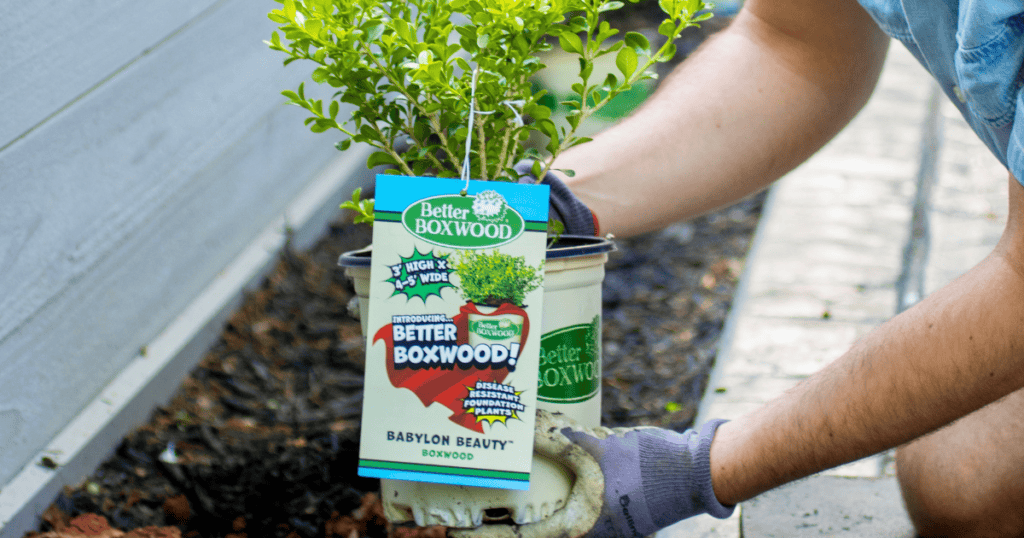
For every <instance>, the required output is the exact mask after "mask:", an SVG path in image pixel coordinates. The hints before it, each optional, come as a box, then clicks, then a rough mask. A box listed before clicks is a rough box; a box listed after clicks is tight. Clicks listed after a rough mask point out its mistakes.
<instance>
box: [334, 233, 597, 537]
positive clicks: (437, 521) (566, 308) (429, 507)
mask: <svg viewBox="0 0 1024 538" xmlns="http://www.w3.org/2000/svg"><path fill="white" fill-rule="evenodd" d="M613 248H614V245H613V244H612V243H611V241H609V240H607V239H601V238H596V237H578V236H563V237H562V238H561V239H560V241H559V242H558V243H557V244H556V245H555V246H554V247H552V248H549V249H548V251H547V260H546V262H545V267H544V306H543V316H542V317H543V320H542V327H541V332H542V336H541V361H540V362H541V364H540V371H539V373H538V398H537V405H538V407H540V408H541V409H546V410H549V411H557V412H561V413H564V414H565V415H568V416H569V417H570V418H572V419H574V420H576V421H577V422H579V423H581V424H583V425H586V426H591V427H596V426H599V425H600V422H601V351H600V350H601V282H602V281H603V280H604V264H605V262H606V261H607V260H608V252H610V251H611V250H613ZM338 265H340V266H342V267H344V268H345V272H346V274H347V275H348V276H349V277H350V278H351V279H352V281H353V284H354V286H355V290H356V295H357V296H358V299H359V311H360V318H361V322H362V326H363V334H364V335H365V334H366V320H367V319H369V318H368V316H367V315H366V314H367V308H368V305H369V295H370V249H365V250H362V251H354V252H349V253H345V254H343V255H342V256H341V258H340V259H339V260H338ZM492 319H493V318H492ZM572 481H573V477H572V475H571V473H570V472H569V471H568V470H567V469H565V468H564V467H562V466H561V465H560V464H558V463H556V462H554V461H551V460H549V459H547V458H544V457H542V456H539V455H538V454H536V453H535V454H534V456H533V464H532V469H531V472H530V489H529V490H528V491H515V490H502V489H492V488H479V487H470V486H450V485H443V484H433V483H427V482H408V481H404V480H386V479H385V480H381V497H382V500H383V503H384V514H385V516H386V517H387V518H388V520H389V521H391V522H392V523H402V522H408V521H415V523H416V524H417V525H420V526H424V525H444V526H448V527H477V526H479V525H481V524H483V523H485V522H500V521H509V520H511V521H514V522H515V523H517V524H526V523H531V522H534V521H539V520H541V519H544V518H546V517H548V516H550V515H551V514H552V513H553V512H554V511H556V510H558V509H559V508H561V507H563V506H564V505H565V501H566V498H567V497H568V495H569V490H570V489H571V487H572Z"/></svg>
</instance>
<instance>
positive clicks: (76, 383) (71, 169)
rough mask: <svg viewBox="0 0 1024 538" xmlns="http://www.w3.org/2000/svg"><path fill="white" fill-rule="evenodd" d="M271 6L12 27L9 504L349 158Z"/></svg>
mask: <svg viewBox="0 0 1024 538" xmlns="http://www.w3.org/2000/svg"><path fill="white" fill-rule="evenodd" d="M276 6H277V4H276V3H274V2H271V1H269V0H268V1H265V2H255V1H253V0H184V1H182V0H174V1H172V0H103V1H100V0H75V1H74V2H65V1H58V0H36V1H33V2H9V3H7V5H5V6H4V8H3V10H2V12H0V485H2V484H4V483H6V482H8V481H9V480H10V479H11V477H12V476H14V475H15V474H16V473H18V471H19V470H21V468H22V467H23V466H24V465H26V464H27V463H28V462H29V459H30V458H32V457H33V455H34V454H35V453H36V452H37V451H38V450H40V449H41V448H42V447H44V446H45V445H46V443H47V441H48V440H50V439H51V438H52V437H53V436H54V435H55V434H56V432H58V431H59V430H60V429H61V428H62V427H63V426H64V425H65V424H67V423H68V421H69V420H70V419H71V418H72V417H74V415H75V414H76V413H77V412H78V411H79V410H80V409H81V408H82V406H83V405H84V404H85V403H86V402H89V401H90V400H91V399H92V398H93V397H95V396H96V394H97V393H98V392H99V391H100V389H101V388H102V387H103V386H104V385H105V384H106V383H107V382H108V381H109V380H110V379H111V378H113V376H115V375H116V374H117V372H118V371H119V370H120V369H121V368H122V367H123V366H124V365H125V364H126V363H128V361H129V360H131V359H132V358H133V357H135V356H136V355H137V354H138V352H139V349H140V347H142V346H144V345H146V343H147V341H148V340H150V339H152V338H153V336H154V335H155V334H157V333H158V332H159V331H160V330H161V328H163V327H164V326H165V325H166V324H167V323H168V321H169V320H170V319H172V318H173V317H174V316H175V315H176V314H177V313H178V312H179V311H180V310H181V309H182V308H183V306H184V305H185V304H187V303H188V302H189V301H190V300H192V298H193V297H194V296H195V294H196V293H197V292H198V291H199V290H201V289H202V288H203V287H204V286H205V285H206V284H207V283H208V282H210V281H211V279H212V278H213V277H214V276H215V275H216V274H217V273H218V271H220V270H221V269H222V268H223V266H224V265H225V264H226V263H227V262H228V261H229V260H231V259H232V258H234V256H235V255H237V254H238V252H239V251H240V250H241V249H242V248H243V247H244V246H245V245H246V244H248V243H249V242H250V241H251V240H252V239H253V237H254V236H255V235H256V234H257V233H258V232H259V231H260V230H261V229H263V228H264V227H265V226H267V224H268V223H269V222H270V221H271V220H272V219H273V218H274V217H275V216H276V215H278V214H279V213H280V212H281V211H282V210H283V208H284V207H285V205H286V204H287V203H288V202H289V201H290V200H291V199H292V198H293V197H294V196H295V195H296V193H297V192H298V191H299V190H300V189H302V188H303V187H304V186H305V185H306V184H307V183H309V182H310V180H311V179H312V178H313V177H314V175H315V174H316V173H317V172H318V171H320V170H321V169H322V168H323V167H324V166H325V165H326V164H327V163H328V162H329V161H330V160H331V159H332V158H334V157H336V156H337V151H336V150H335V149H334V148H333V142H334V140H333V139H332V137H330V136H329V135H313V134H311V133H309V132H308V131H307V130H306V129H305V128H304V127H303V126H302V119H303V118H304V116H303V113H302V112H303V111H301V110H300V109H298V108H296V107H287V106H285V105H283V104H282V103H283V100H284V99H283V97H281V96H280V94H279V92H280V90H282V89H286V88H295V87H296V86H297V85H298V82H300V81H301V80H302V79H303V78H304V77H305V73H306V72H307V70H306V68H305V67H304V66H300V65H298V64H293V65H292V66H289V67H288V68H283V67H282V65H281V60H282V59H283V57H282V56H281V55H280V54H279V53H275V52H272V51H270V50H269V49H267V48H266V46H265V45H264V44H263V43H262V40H263V39H266V38H268V37H269V35H270V32H271V31H272V29H273V23H271V22H270V21H269V20H268V19H267V18H266V13H267V12H268V11H269V10H271V9H273V8H275V7H276Z"/></svg>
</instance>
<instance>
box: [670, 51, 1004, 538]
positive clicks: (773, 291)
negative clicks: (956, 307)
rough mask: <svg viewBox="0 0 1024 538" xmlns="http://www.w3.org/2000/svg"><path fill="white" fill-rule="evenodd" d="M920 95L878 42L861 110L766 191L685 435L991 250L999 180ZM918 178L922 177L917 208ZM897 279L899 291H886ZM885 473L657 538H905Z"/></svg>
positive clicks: (962, 131) (862, 466)
mask: <svg viewBox="0 0 1024 538" xmlns="http://www.w3.org/2000/svg"><path fill="white" fill-rule="evenodd" d="M935 91H937V88H936V87H935V83H934V82H933V81H932V79H931V77H930V76H929V75H928V74H927V73H926V72H925V71H924V69H923V68H922V67H920V65H918V63H917V62H916V60H915V59H914V58H913V57H912V56H911V55H910V54H909V53H908V52H907V51H906V50H905V49H904V48H903V47H902V46H900V45H899V44H898V43H893V45H892V47H891V48H890V53H889V58H888V60H887V62H886V65H885V68H884V70H883V72H882V77H881V80H880V82H879V86H878V88H877V89H876V90H875V93H874V95H873V97H872V98H871V100H870V101H869V103H868V105H867V107H866V108H865V110H864V111H862V112H861V114H860V115H859V116H858V117H857V118H856V119H855V120H854V121H853V122H852V123H851V124H850V125H849V126H848V128H847V129H845V130H844V131H843V132H842V133H840V135H839V136H838V137H837V138H836V139H835V140H834V141H832V142H831V143H830V144H829V145H828V146H826V147H825V148H824V149H822V150H821V151H820V152H819V153H818V154H816V155H815V156H814V157H813V158H812V159H810V160H809V161H808V162H807V163H805V164H804V165H803V166H801V167H800V168H798V169H797V170H795V171H793V172H792V173H791V174H789V175H788V176H787V177H786V178H784V179H783V180H782V181H781V182H780V183H779V184H777V185H776V186H775V187H774V188H773V192H772V193H771V196H770V197H769V201H768V203H767V205H766V208H765V213H764V215H763V217H762V222H761V225H760V228H759V230H758V233H757V237H756V240H755V245H754V247H753V249H752V251H751V254H750V255H749V257H748V260H747V268H746V271H745V273H744V276H743V281H742V283H741V285H740V288H739V292H738V295H737V298H736V302H735V303H734V307H733V312H732V315H731V318H730V320H729V323H728V326H727V327H726V332H725V335H724V336H723V343H722V345H721V347H720V351H719V356H718V364H717V365H716V367H715V371H714V373H713V374H712V378H711V381H710V385H709V387H708V393H707V396H705V400H704V402H703V403H702V406H701V408H700V412H699V416H698V422H703V421H705V420H707V419H710V418H726V419H733V418H737V417H739V416H740V415H742V414H744V413H745V412H747V411H750V410H752V409H755V408H757V407H758V406H760V405H763V404H764V403H766V402H767V401H769V400H771V399H773V398H775V397H776V396H778V395H780V394H782V392H784V391H785V390H787V389H788V388H790V387H792V386H794V385H795V384H797V383H799V382H800V381H801V380H802V379H804V378H806V377H807V376H809V375H812V374H813V373H815V372H817V371H818V370H819V369H821V368H822V367H823V366H825V365H826V364H828V363H829V362H830V361H832V360H834V359H836V358H838V357H839V356H840V355H841V354H842V353H843V352H845V351H846V350H847V349H849V347H850V345H851V344H852V343H853V342H854V341H855V340H856V339H858V338H859V337H861V336H863V335H864V334H866V333H867V332H869V331H871V330H872V329H873V328H874V327H876V326H877V325H879V324H880V323H882V322H884V321H885V320H886V319H888V318H890V317H892V316H893V315H894V314H895V313H896V312H897V309H898V308H899V307H900V304H901V301H900V299H901V297H898V295H900V294H899V293H898V292H897V290H898V289H902V290H903V293H902V299H903V302H910V303H912V302H914V301H915V300H916V299H918V298H919V296H920V295H923V294H927V293H929V292H931V291H934V290H935V289H937V288H939V287H941V285H943V284H944V283H946V282H948V281H950V280H951V279H953V278H955V277H956V276H957V275H960V274H962V273H963V272H965V271H966V270H968V269H969V268H970V267H972V266H973V265H974V264H975V263H977V262H978V261H980V260H981V258H983V257H984V256H985V255H986V254H987V253H988V252H990V251H991V249H992V247H993V246H994V244H995V242H996V241H997V240H998V238H999V236H1000V233H1001V232H1002V228H1003V225H1004V224H1005V219H1006V170H1005V168H1003V167H1002V166H1001V165H1000V164H999V162H998V161H997V160H996V159H995V158H994V157H993V156H991V154H990V153H989V151H988V150H987V148H986V147H985V146H984V145H983V144H982V143H981V142H980V141H979V140H978V139H977V137H976V136H975V135H974V134H973V132H972V131H971V130H970V128H969V127H968V126H967V124H966V122H964V120H963V119H962V118H961V117H960V115H959V113H958V112H957V111H956V109H955V108H954V107H953V106H952V105H951V104H949V103H947V102H946V100H945V97H944V96H940V97H939V99H938V100H935V101H930V99H931V98H932V97H933V92H935ZM939 103H941V104H939ZM929 118H931V119H932V120H933V121H932V122H931V123H929V122H928V120H929ZM929 125H930V126H931V127H929ZM929 135H931V136H932V137H933V138H934V141H935V142H936V144H935V145H934V147H930V146H929V144H927V143H926V142H927V141H928V139H929ZM921 174H925V175H926V176H927V175H928V174H931V175H932V176H934V185H933V186H932V188H931V189H930V191H931V193H930V194H931V195H930V197H928V198H926V199H924V200H921V199H920V196H919V192H925V193H927V189H925V190H922V189H918V186H917V185H918V178H919V176H920V175H921ZM925 179H927V177H926V178H925ZM915 203H917V204H918V205H919V206H920V207H923V208H924V209H925V211H924V212H923V213H921V215H919V218H918V221H919V222H920V221H921V220H920V219H921V218H924V219H925V221H926V222H927V224H928V225H929V227H928V231H929V233H928V234H927V235H926V236H925V237H926V238H928V239H930V249H928V248H926V247H928V246H929V245H928V243H929V242H928V241H925V242H921V243H920V244H918V245H917V246H916V251H915V253H917V254H921V255H922V256H923V257H922V256H917V259H920V260H923V264H918V265H917V266H916V267H915V265H914V259H915V257H914V256H908V255H907V254H906V252H905V249H906V246H907V243H908V240H909V238H910V236H911V233H910V232H911V223H912V219H913V217H914V207H915ZM667 233H671V231H668V232H667ZM908 272H909V274H910V276H912V277H913V276H915V275H914V273H915V272H916V273H917V275H916V276H917V277H918V278H917V280H918V281H920V282H921V285H920V287H921V288H922V289H920V290H915V289H914V288H913V282H914V278H911V279H909V280H907V279H906V275H907V274H908ZM901 275H904V280H903V281H904V282H910V284H911V285H910V287H899V286H898V285H897V284H898V282H900V277H901ZM893 472H894V469H893V465H892V463H891V457H889V455H888V454H880V455H876V456H872V457H870V458H867V459H865V460H861V461H859V462H854V463H851V464H847V465H844V466H842V467H839V468H837V469H833V470H830V471H827V472H825V473H822V474H821V475H816V476H814V477H811V478H809V479H806V480H803V481H800V482H797V483H795V484H791V485H789V486H787V487H785V488H780V489H779V490H776V491H774V492H770V493H768V494H765V495H763V496H762V497H760V498H758V499H756V500H754V501H751V502H749V503H744V504H743V505H741V509H740V510H737V512H736V514H735V515H734V516H733V517H732V518H730V519H728V520H724V521H719V520H715V519H713V518H710V517H708V516H702V517H699V518H693V519H691V520H687V521H684V522H681V523H679V524H677V525H675V526H673V527H670V528H668V529H665V530H663V531H661V532H659V533H658V535H657V536H658V538H689V537H730V538H734V537H738V536H740V535H741V532H740V526H741V520H742V527H743V532H742V536H745V537H747V538H755V537H767V536H810V535H812V534H813V535H814V536H820V535H838V536H883V535H884V536H903V535H909V534H908V533H910V532H911V527H910V526H909V521H907V520H906V515H905V513H904V512H903V507H902V502H901V501H900V500H899V495H898V490H897V488H896V485H895V479H894V478H892V475H893ZM836 477H847V478H836ZM849 477H853V478H859V479H860V480H856V479H853V480H851V479H850V478H849ZM804 514H808V515H807V516H806V517H805V516H804ZM851 515H855V516H856V522H857V523H858V524H857V525H851V524H850V520H849V518H850V517H851ZM844 518H846V519H844ZM811 531H813V532H811Z"/></svg>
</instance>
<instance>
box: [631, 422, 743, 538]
mask: <svg viewBox="0 0 1024 538" xmlns="http://www.w3.org/2000/svg"><path fill="white" fill-rule="evenodd" d="M724 422H725V421H724V420H713V421H710V422H708V423H706V424H704V426H703V427H701V428H700V430H687V431H686V432H684V433H682V434H679V433H676V432H673V431H669V430H660V431H659V430H654V431H655V432H657V433H653V434H651V435H648V436H643V437H641V438H640V439H639V443H640V451H639V452H640V476H641V480H642V485H643V492H644V496H645V500H646V504H647V507H648V508H649V509H650V513H651V518H652V520H653V523H654V525H655V526H656V527H657V528H659V529H660V528H664V527H667V526H669V525H671V524H673V523H675V522H677V521H680V520H682V519H686V518H689V517H693V516H695V515H697V514H704V513H707V514H710V515H712V516H714V517H717V518H719V519H723V518H726V517H729V516H730V515H732V512H733V508H734V507H728V506H724V505H723V504H722V503H720V502H718V498H717V497H715V491H714V488H713V487H712V485H711V440H712V438H714V435H715V430H717V429H718V426H720V425H721V424H722V423H724Z"/></svg>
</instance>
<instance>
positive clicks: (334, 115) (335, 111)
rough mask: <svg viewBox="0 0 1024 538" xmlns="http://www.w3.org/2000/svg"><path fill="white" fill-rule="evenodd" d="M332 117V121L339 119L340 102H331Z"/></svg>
mask: <svg viewBox="0 0 1024 538" xmlns="http://www.w3.org/2000/svg"><path fill="white" fill-rule="evenodd" d="M330 117H331V119H332V120H333V119H334V118H337V117H338V102H337V101H331V107H330Z"/></svg>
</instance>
